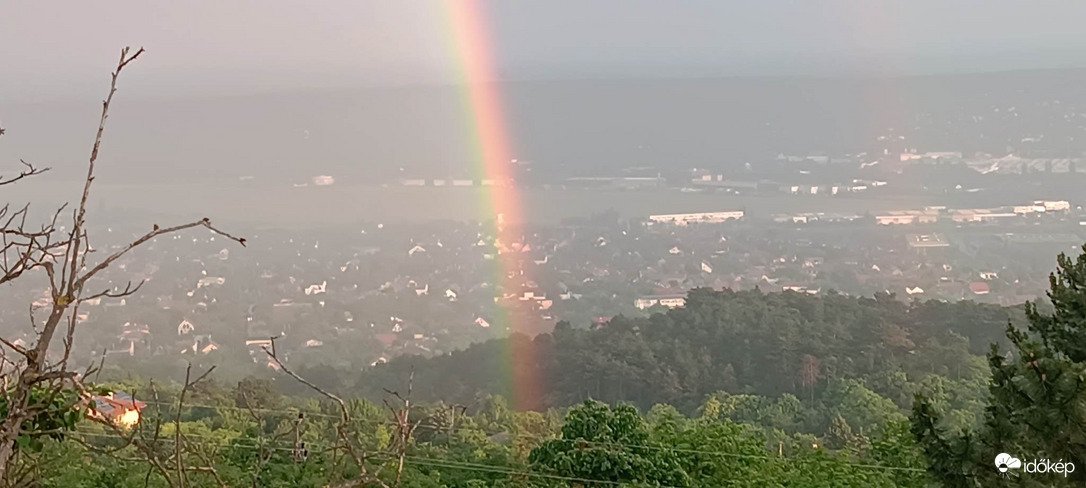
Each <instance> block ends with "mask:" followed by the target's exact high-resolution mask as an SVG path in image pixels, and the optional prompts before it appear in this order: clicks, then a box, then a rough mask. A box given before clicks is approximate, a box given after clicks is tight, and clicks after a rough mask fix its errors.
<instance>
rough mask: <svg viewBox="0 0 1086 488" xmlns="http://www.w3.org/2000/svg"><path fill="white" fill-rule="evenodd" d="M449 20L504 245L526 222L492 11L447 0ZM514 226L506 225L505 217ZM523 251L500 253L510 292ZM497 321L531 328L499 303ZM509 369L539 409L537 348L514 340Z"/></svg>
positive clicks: (522, 405)
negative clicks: (489, 14)
mask: <svg viewBox="0 0 1086 488" xmlns="http://www.w3.org/2000/svg"><path fill="white" fill-rule="evenodd" d="M445 6H446V10H447V12H448V17H449V23H450V25H451V30H452V32H451V34H452V38H453V43H454V47H455V50H456V57H457V60H458V63H457V66H458V68H459V69H460V73H458V74H459V75H460V81H461V82H462V83H463V84H464V86H465V87H466V89H465V94H464V95H465V102H466V107H465V108H466V111H467V112H468V114H469V117H470V127H471V128H472V134H471V144H472V154H471V157H472V159H473V165H474V166H475V167H476V168H479V169H481V171H482V175H481V178H483V179H489V180H493V183H494V184H493V185H492V186H488V187H484V190H485V191H484V192H483V194H484V202H483V209H482V210H483V215H485V217H484V218H485V219H487V220H489V219H490V218H494V219H495V221H496V225H495V227H496V229H495V232H496V236H495V237H496V238H497V244H498V247H499V249H501V247H502V246H509V245H511V244H513V243H515V242H519V241H520V237H521V236H519V235H517V234H516V230H515V229H516V228H517V227H518V226H519V225H521V224H522V223H523V222H524V219H523V218H522V217H523V213H522V212H523V207H522V201H521V196H520V193H519V192H518V190H517V188H516V186H515V185H513V176H514V175H513V174H512V171H511V169H512V164H511V156H512V152H511V151H510V147H509V146H510V139H509V135H508V134H507V132H506V128H507V125H506V122H505V119H504V113H503V108H502V100H501V94H500V93H499V92H498V88H499V85H498V83H497V80H498V77H497V72H496V71H495V69H494V65H493V61H494V57H493V53H492V52H491V49H490V48H491V46H492V43H491V39H490V35H489V31H488V27H487V22H486V20H487V19H486V10H485V8H484V7H483V6H482V4H481V2H480V1H479V0H446V2H445ZM503 221H504V222H506V223H508V224H509V225H502V222H503ZM518 254H520V253H518V252H499V255H498V270H497V272H498V274H499V275H500V276H499V277H498V278H497V281H498V282H499V283H501V285H502V286H501V288H502V289H503V290H505V291H511V292H513V293H516V292H517V291H518V290H519V285H520V281H519V279H521V276H522V275H523V273H522V266H521V259H520V258H519V257H518V256H517V255H518ZM497 308H498V310H497V313H498V314H500V316H499V317H495V318H496V319H497V320H496V321H495V322H496V324H497V325H508V326H509V330H510V332H513V333H516V332H524V333H527V332H529V331H528V330H527V329H528V325H527V324H526V323H525V321H524V319H523V318H519V317H518V315H517V314H514V313H510V312H511V311H510V310H508V309H504V308H503V307H501V306H499V307H497ZM507 354H508V355H509V357H507V358H506V359H507V361H506V364H508V365H509V370H508V371H506V373H507V374H509V376H508V378H507V379H508V380H509V382H510V383H511V384H510V385H509V388H508V390H507V391H510V392H511V394H512V403H513V406H514V407H516V408H517V409H520V410H524V409H531V408H538V407H539V401H540V400H541V396H540V394H541V389H542V384H541V382H540V377H539V371H538V368H537V367H536V362H535V358H534V357H533V350H532V348H531V347H530V345H529V344H528V343H527V342H526V341H520V340H517V341H512V340H511V341H510V346H509V348H508V349H507Z"/></svg>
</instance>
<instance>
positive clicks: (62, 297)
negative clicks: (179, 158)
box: [0, 47, 245, 482]
mask: <svg viewBox="0 0 1086 488" xmlns="http://www.w3.org/2000/svg"><path fill="white" fill-rule="evenodd" d="M143 52H144V51H143V49H142V48H141V49H138V50H136V51H135V52H131V51H130V50H129V48H127V47H126V48H124V49H122V50H121V55H120V60H119V61H118V62H117V66H116V69H115V70H114V71H113V72H112V73H111V78H110V85H109V91H108V93H107V95H106V98H105V100H103V101H102V111H101V116H100V118H99V122H98V129H97V132H96V133H95V137H94V144H93V145H92V147H91V151H90V157H89V159H88V164H87V176H86V179H85V181H84V184H83V192H82V194H81V196H80V199H79V203H78V206H77V207H76V208H75V209H73V210H72V213H71V218H72V220H71V227H70V229H68V230H66V231H61V230H59V228H58V227H57V222H58V220H59V219H60V218H61V215H62V214H63V213H64V211H65V209H66V206H62V207H61V208H60V209H58V210H57V211H56V213H54V214H53V218H52V219H51V220H50V221H49V222H47V223H46V224H43V225H40V226H38V227H33V226H31V225H30V224H28V223H27V218H28V213H29V212H28V208H29V207H28V206H23V207H11V206H10V205H5V206H4V207H2V211H0V225H3V227H2V235H3V241H2V242H3V251H2V256H0V266H2V267H0V284H8V286H11V283H12V282H13V281H14V280H16V279H18V278H20V277H23V276H26V273H28V272H31V271H41V272H43V273H44V275H45V276H46V277H47V278H48V292H49V298H50V302H51V303H50V304H49V305H48V306H47V307H46V308H47V309H48V312H49V313H48V316H47V317H46V319H45V320H44V321H43V322H42V323H41V324H37V323H34V321H35V319H34V314H33V312H32V313H31V317H30V320H31V322H32V324H33V325H34V330H35V337H34V338H33V340H32V341H31V343H29V344H26V345H17V344H15V343H13V342H12V341H9V340H7V339H5V338H0V342H2V343H3V345H4V346H6V347H7V348H8V349H9V350H10V351H11V353H10V355H9V356H8V357H5V361H7V362H6V363H4V364H5V365H7V366H8V367H7V368H4V369H0V375H2V378H0V380H2V381H3V385H4V389H3V392H2V393H3V395H4V397H3V401H4V404H5V406H6V410H7V411H6V415H5V416H4V418H3V419H2V420H0V482H4V481H5V480H7V479H8V476H7V471H8V467H9V464H10V463H11V461H12V458H13V457H14V456H15V454H16V445H17V444H16V443H17V441H18V440H19V437H20V436H22V435H30V434H33V433H29V432H26V430H25V429H24V426H25V425H26V424H27V422H28V420H31V419H34V418H36V416H37V415H39V414H42V413H43V412H44V411H45V410H44V409H45V408H47V405H48V404H43V403H42V402H41V401H40V400H32V397H33V398H47V399H52V398H55V397H56V396H57V395H60V394H61V393H62V392H64V391H70V390H71V389H73V388H78V387H79V385H78V383H79V382H80V381H81V379H80V377H79V375H78V374H77V373H76V372H74V371H72V370H70V369H69V368H68V358H69V356H70V355H71V352H72V348H73V336H74V334H75V329H76V326H77V321H76V316H77V315H78V309H79V304H80V303H82V302H84V301H87V300H91V299H95V298H121V297H125V296H129V295H132V294H133V293H135V292H136V291H137V290H139V288H140V286H142V284H143V282H142V281H141V282H139V283H136V284H133V283H131V282H129V283H128V285H127V286H125V287H124V289H113V288H106V289H103V290H92V291H88V289H89V287H90V286H93V284H94V283H93V281H92V280H94V279H95V277H96V276H98V275H99V274H100V273H101V272H102V271H104V270H106V269H107V268H109V267H110V265H112V264H113V263H114V262H116V261H117V260H118V259H120V258H122V257H124V256H125V255H126V254H128V253H129V252H131V251H132V250H133V249H135V248H137V247H139V246H141V245H142V244H144V243H146V242H148V241H150V240H152V239H154V238H155V237H158V236H161V235H164V234H171V233H175V232H179V231H183V230H186V229H191V228H195V227H203V228H206V229H208V230H209V231H211V232H214V233H216V234H219V235H222V236H224V237H226V238H229V239H231V240H234V241H236V242H238V243H239V244H241V245H243V246H244V245H245V239H243V238H240V237H234V236H232V235H230V234H227V233H225V232H223V231H221V230H219V229H217V228H215V227H214V226H212V225H211V221H210V220H208V219H207V218H204V219H200V220H197V221H193V222H187V223H182V224H179V225H173V226H166V227H159V226H158V225H154V226H153V227H152V228H151V230H150V231H148V232H147V233H145V234H143V235H142V236H140V237H139V238H137V239H135V240H133V241H132V242H130V243H128V244H126V245H124V246H122V247H121V248H120V249H119V250H117V251H116V252H113V253H112V254H109V255H106V256H104V257H103V258H102V259H101V260H97V261H96V260H93V259H90V255H91V254H92V249H91V246H90V243H89V240H88V233H87V225H86V214H87V202H88V200H89V199H90V194H91V189H92V187H93V183H94V179H95V164H96V163H97V162H98V156H99V151H100V149H101V145H102V135H103V133H104V132H105V128H106V121H107V119H108V118H109V110H110V106H111V104H112V103H113V96H114V95H115V94H116V92H117V79H118V77H119V76H120V74H121V72H122V71H123V70H124V69H125V67H127V66H128V65H129V64H130V63H132V62H133V61H135V60H136V59H137V58H138V57H139V56H140V55H141V54H143ZM24 166H25V168H26V169H24V170H23V171H22V172H20V173H19V174H18V175H15V176H13V177H7V178H3V177H0V185H8V184H14V183H16V182H18V181H19V180H22V179H24V178H28V177H32V176H36V175H38V174H41V173H42V172H44V171H46V170H47V168H43V169H39V168H36V167H34V166H33V165H31V164H29V163H24ZM65 325H66V326H65ZM58 335H59V336H60V337H61V342H62V349H60V350H57V349H56V348H53V342H54V339H55V338H56V337H57V336H58ZM8 363H10V364H8ZM32 391H33V392H35V394H34V395H31V392H32ZM39 393H40V394H39ZM73 408H74V405H73ZM181 475H182V477H183V472H182V474H181Z"/></svg>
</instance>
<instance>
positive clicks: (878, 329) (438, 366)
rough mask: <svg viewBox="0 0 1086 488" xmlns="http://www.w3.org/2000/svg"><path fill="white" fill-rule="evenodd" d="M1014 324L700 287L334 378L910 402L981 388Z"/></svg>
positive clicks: (868, 302)
mask: <svg viewBox="0 0 1086 488" xmlns="http://www.w3.org/2000/svg"><path fill="white" fill-rule="evenodd" d="M1008 322H1013V323H1016V324H1019V323H1022V322H1023V315H1022V313H1021V311H1020V310H1013V309H1005V308H1001V307H996V306H991V305H981V304H976V303H973V302H959V303H943V302H937V301H927V302H913V303H904V302H902V301H900V300H897V299H895V298H894V297H892V296H889V295H883V294H879V295H876V296H875V297H873V298H863V297H851V296H845V295H839V294H834V293H830V294H827V295H825V296H812V295H807V294H800V293H791V292H786V293H761V292H759V291H741V292H730V291H725V292H714V291H711V290H705V289H698V290H693V291H691V292H690V293H689V296H688V298H687V304H686V306H685V307H683V308H678V309H674V310H668V311H666V312H663V313H657V314H653V315H651V316H650V317H623V316H618V317H614V318H613V319H611V320H610V321H609V322H607V323H606V324H603V325H599V326H594V327H592V328H589V329H585V328H578V327H574V326H571V325H570V324H568V323H559V324H558V326H557V327H556V328H555V330H554V332H553V333H552V334H544V335H540V336H537V337H535V338H534V339H529V338H527V337H524V336H519V335H513V336H512V337H510V338H507V339H500V340H492V341H489V342H486V343H482V344H478V345H475V346H472V347H469V348H468V349H466V350H463V351H459V352H455V353H452V354H449V355H445V356H440V357H434V358H422V357H402V358H399V359H397V360H394V361H392V362H391V363H389V364H387V365H381V366H378V367H376V368H373V369H372V370H370V371H368V372H366V373H365V374H363V375H361V376H359V377H356V378H357V379H355V380H354V381H351V380H350V379H349V378H348V377H346V376H344V377H342V378H328V379H329V380H330V381H332V382H334V383H336V384H337V386H339V387H341V388H345V389H346V390H347V391H352V392H353V393H356V394H361V395H366V396H370V397H373V396H374V395H378V394H380V392H381V391H382V389H383V388H390V387H395V385H401V384H404V383H405V382H406V381H407V377H408V375H409V374H410V373H411V372H412V371H414V378H415V384H416V392H417V393H418V394H419V395H420V398H423V399H427V400H443V401H447V402H455V403H462V404H470V403H471V402H472V401H473V400H474V399H475V398H476V397H477V396H478V395H480V394H485V393H490V394H502V395H504V396H507V397H508V396H510V395H512V394H513V392H512V391H511V383H512V381H511V372H515V371H534V372H535V373H534V375H533V376H534V378H536V379H537V381H540V382H541V383H542V385H541V387H540V388H539V391H541V392H542V394H541V395H539V396H538V398H531V399H527V400H528V403H527V405H525V406H526V407H528V408H531V409H537V410H542V409H546V408H551V407H563V406H568V405H572V404H576V403H579V402H582V401H584V400H587V399H595V400H600V401H603V402H606V403H611V404H613V403H618V402H629V403H632V404H634V405H636V406H638V407H640V408H642V409H647V408H651V407H652V406H653V405H655V404H658V403H666V404H670V405H674V406H676V407H677V408H679V409H680V410H681V411H683V412H686V413H693V412H694V410H695V409H696V407H697V406H698V405H700V404H701V402H703V401H704V400H705V398H706V397H707V396H708V395H710V394H712V393H714V392H717V391H727V392H730V393H744V394H754V395H763V396H770V397H776V396H779V395H782V394H790V395H794V396H795V397H798V398H800V399H803V400H804V401H805V402H809V403H815V402H818V401H820V400H821V399H822V398H823V397H824V395H826V394H827V393H829V392H832V391H833V389H834V388H837V386H835V385H837V384H840V382H842V381H846V380H855V381H858V382H859V383H860V384H863V385H864V386H865V387H867V388H870V389H871V390H873V391H874V392H876V393H878V394H879V395H881V396H883V397H885V398H888V399H891V400H892V401H893V402H895V403H896V404H897V405H898V406H899V407H901V408H903V409H908V408H909V407H910V406H911V404H912V397H913V394H915V393H918V392H921V391H924V390H925V388H927V389H939V390H944V391H950V392H954V393H948V395H950V396H960V395H958V393H961V394H963V395H965V396H966V397H969V396H971V395H973V396H975V395H974V394H975V393H977V392H982V390H983V388H984V384H985V382H986V376H987V366H986V364H985V361H984V358H983V354H984V353H985V352H986V351H987V350H988V347H989V345H990V344H992V343H1005V339H1004V337H1003V333H1004V329H1005V328H1006V326H1007V324H1008ZM511 351H516V352H517V354H515V355H511V354H510V352H511ZM523 400H525V399H523V398H518V402H520V401H523ZM959 400H960V401H959V403H960V404H963V405H964V404H967V403H970V402H973V401H975V400H976V399H975V398H961V399H959ZM972 407H975V408H974V410H975V411H979V409H980V408H981V407H980V406H979V405H973V406H972Z"/></svg>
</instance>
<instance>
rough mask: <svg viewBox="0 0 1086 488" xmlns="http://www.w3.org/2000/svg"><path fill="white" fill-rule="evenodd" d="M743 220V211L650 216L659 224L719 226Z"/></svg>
mask: <svg viewBox="0 0 1086 488" xmlns="http://www.w3.org/2000/svg"><path fill="white" fill-rule="evenodd" d="M741 218H743V211H742V210H737V211H732V212H700V213H688V214H663V215H650V216H649V221H651V222H652V223H658V224H675V225H688V224H718V223H721V222H726V221H728V220H733V219H734V220H738V219H741Z"/></svg>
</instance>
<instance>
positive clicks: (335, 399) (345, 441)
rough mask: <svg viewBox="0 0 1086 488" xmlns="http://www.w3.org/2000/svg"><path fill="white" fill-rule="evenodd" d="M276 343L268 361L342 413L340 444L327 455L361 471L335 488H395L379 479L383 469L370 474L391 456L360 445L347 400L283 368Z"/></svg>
mask: <svg viewBox="0 0 1086 488" xmlns="http://www.w3.org/2000/svg"><path fill="white" fill-rule="evenodd" d="M275 339H277V338H275V337H273V338H271V341H272V347H270V348H268V347H264V352H265V353H266V354H267V355H268V359H269V360H270V361H271V362H272V363H273V364H274V366H275V368H276V369H277V370H279V371H280V372H281V373H283V374H285V375H287V376H290V377H291V378H294V379H295V380H296V381H298V382H299V383H301V384H303V385H305V386H307V387H309V389H311V390H313V391H315V392H316V393H318V394H319V395H321V396H323V397H324V398H326V399H328V400H331V401H332V403H334V404H335V405H336V407H337V408H338V410H339V422H337V423H336V434H335V435H336V440H335V442H334V443H333V445H332V446H331V447H329V448H328V449H327V451H329V452H330V453H331V454H333V456H344V457H346V458H347V460H348V461H350V462H351V463H352V464H354V465H355V467H356V468H358V477H357V478H356V479H351V480H346V481H344V482H343V483H340V484H337V485H333V486H335V487H336V488H348V487H355V486H379V487H381V488H391V487H390V485H389V484H388V483H385V482H384V481H382V480H381V478H380V477H379V475H380V474H381V469H380V468H378V469H377V470H375V471H373V472H371V471H370V467H371V464H372V463H373V462H374V461H378V462H383V461H388V460H389V458H390V454H389V453H386V452H367V451H366V450H365V449H364V448H363V446H361V445H359V442H358V433H357V432H355V430H354V427H353V425H354V422H353V421H352V419H351V413H350V410H348V408H347V403H346V402H345V401H343V399H342V398H340V397H339V396H338V395H336V394H334V393H331V392H329V391H327V390H325V389H323V388H321V387H319V386H317V385H315V384H313V383H312V382H310V381H309V380H307V379H305V378H303V377H301V376H300V375H298V374H297V373H295V372H294V371H292V370H291V369H290V368H288V367H287V365H286V364H283V361H282V360H280V358H279V355H278V353H277V351H276V349H275ZM408 406H410V403H408ZM403 418H404V419H405V420H406V419H407V418H408V416H407V415H406V414H405V415H403ZM408 429H410V428H409V427H406V426H405V427H404V428H403V429H401V428H399V427H397V430H398V431H399V432H404V431H407V430H408ZM410 430H413V429H410ZM402 459H403V457H402V456H400V466H401V468H400V470H401V471H402V469H403V468H402V465H403V463H402ZM399 473H400V472H399V471H398V472H397V474H396V481H395V484H394V485H392V486H398V485H399V478H400V474H399Z"/></svg>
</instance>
